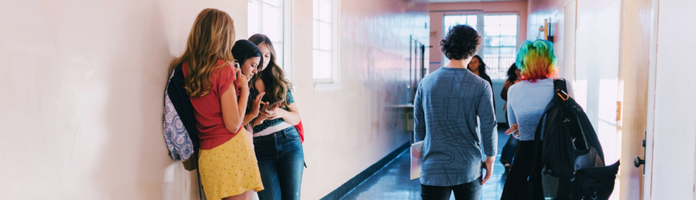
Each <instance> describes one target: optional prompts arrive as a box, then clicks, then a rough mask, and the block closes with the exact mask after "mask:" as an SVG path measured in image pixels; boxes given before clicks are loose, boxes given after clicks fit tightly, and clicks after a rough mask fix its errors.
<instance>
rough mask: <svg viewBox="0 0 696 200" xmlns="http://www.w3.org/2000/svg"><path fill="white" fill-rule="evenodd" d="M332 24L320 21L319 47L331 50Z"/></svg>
mask: <svg viewBox="0 0 696 200" xmlns="http://www.w3.org/2000/svg"><path fill="white" fill-rule="evenodd" d="M331 33H332V31H331V24H327V23H324V22H319V49H323V50H327V51H331V46H332V44H331V43H332V40H331V39H332V38H333V37H331V36H332V34H331Z"/></svg>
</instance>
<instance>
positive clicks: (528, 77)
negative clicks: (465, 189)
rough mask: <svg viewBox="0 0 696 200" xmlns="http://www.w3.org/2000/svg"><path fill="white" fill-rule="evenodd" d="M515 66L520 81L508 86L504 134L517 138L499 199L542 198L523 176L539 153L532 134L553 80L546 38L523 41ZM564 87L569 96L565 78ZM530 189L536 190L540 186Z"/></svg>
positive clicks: (552, 56)
mask: <svg viewBox="0 0 696 200" xmlns="http://www.w3.org/2000/svg"><path fill="white" fill-rule="evenodd" d="M516 65H517V68H519V69H520V70H522V71H521V73H520V76H521V77H519V78H520V80H522V81H520V82H518V83H516V84H514V85H512V86H510V89H508V94H507V98H508V99H507V115H508V124H509V125H510V129H508V130H507V131H505V134H512V135H513V136H514V137H515V138H517V139H519V145H518V147H517V152H516V153H515V156H514V157H515V159H514V160H513V163H512V167H511V169H510V172H509V174H508V177H507V180H506V181H505V186H504V188H503V194H502V196H501V198H500V199H502V200H507V199H515V200H525V199H534V200H537V199H544V197H543V194H542V191H530V186H529V183H528V181H527V177H528V176H529V175H530V171H531V168H532V167H533V166H534V164H535V163H534V162H533V160H534V157H535V156H541V155H534V133H535V131H536V127H537V125H538V123H539V120H540V119H541V117H542V115H543V113H544V110H545V109H546V105H547V104H548V103H549V102H550V101H551V99H552V98H553V95H554V85H553V81H554V78H556V72H557V67H556V56H555V54H554V52H553V44H552V43H551V42H549V41H546V40H536V41H525V42H524V43H523V44H522V46H521V47H520V50H519V51H518V53H517V61H516ZM566 87H567V89H568V93H569V95H570V96H571V97H572V96H573V88H572V87H571V85H570V83H569V82H567V81H566ZM534 173H537V172H534ZM538 173H541V171H539V172H538ZM531 188H535V189H538V190H540V189H541V185H539V186H537V187H531Z"/></svg>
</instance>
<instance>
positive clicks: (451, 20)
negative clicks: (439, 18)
mask: <svg viewBox="0 0 696 200" xmlns="http://www.w3.org/2000/svg"><path fill="white" fill-rule="evenodd" d="M459 24H466V25H469V26H471V27H472V28H474V29H476V30H478V27H477V24H478V16H477V15H445V18H444V24H443V25H444V26H443V27H444V28H445V30H444V31H442V36H443V37H444V36H445V35H447V32H448V31H449V29H450V28H452V27H453V26H456V25H459Z"/></svg>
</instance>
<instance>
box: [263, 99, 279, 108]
mask: <svg viewBox="0 0 696 200" xmlns="http://www.w3.org/2000/svg"><path fill="white" fill-rule="evenodd" d="M283 101H284V100H283V99H281V100H279V101H277V102H275V103H272V104H268V106H266V107H265V109H266V110H268V111H272V110H275V109H276V108H278V107H280V103H283Z"/></svg>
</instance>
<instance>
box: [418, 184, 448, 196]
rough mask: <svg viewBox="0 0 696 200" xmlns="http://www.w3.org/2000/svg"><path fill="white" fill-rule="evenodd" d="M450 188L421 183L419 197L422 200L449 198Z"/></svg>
mask: <svg viewBox="0 0 696 200" xmlns="http://www.w3.org/2000/svg"><path fill="white" fill-rule="evenodd" d="M450 194H452V188H450V187H441V186H429V185H423V184H421V198H423V200H449V198H450Z"/></svg>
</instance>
